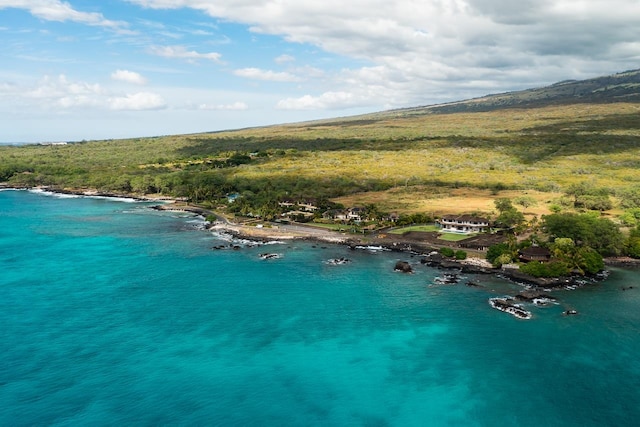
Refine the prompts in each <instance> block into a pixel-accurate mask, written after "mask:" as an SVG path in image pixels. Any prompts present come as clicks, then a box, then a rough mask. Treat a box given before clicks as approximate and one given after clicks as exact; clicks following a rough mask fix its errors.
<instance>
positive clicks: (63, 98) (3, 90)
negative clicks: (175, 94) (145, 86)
mask: <svg viewBox="0 0 640 427" xmlns="http://www.w3.org/2000/svg"><path fill="white" fill-rule="evenodd" d="M4 95H6V96H9V97H11V99H12V102H13V104H15V105H16V106H19V107H20V109H21V110H24V111H34V110H42V111H54V112H56V113H58V112H61V111H64V110H74V109H78V108H87V107H89V108H92V109H95V110H157V109H162V108H166V107H167V104H166V102H165V101H164V99H163V98H162V97H161V96H160V95H158V94H156V93H151V92H139V93H134V94H126V95H123V94H119V93H116V92H114V91H112V90H109V89H108V88H105V87H103V86H102V85H100V84H98V83H88V82H84V81H73V80H70V79H69V78H67V77H66V76H65V75H59V76H57V77H51V76H45V77H44V78H42V79H41V80H40V81H38V82H36V83H35V84H31V85H29V84H26V85H16V84H2V85H0V96H4Z"/></svg>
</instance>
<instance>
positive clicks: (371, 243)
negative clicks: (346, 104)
mask: <svg viewBox="0 0 640 427" xmlns="http://www.w3.org/2000/svg"><path fill="white" fill-rule="evenodd" d="M0 189H5V190H26V191H33V192H38V191H42V192H49V193H51V194H61V195H64V194H66V195H73V196H78V197H98V198H110V199H121V200H122V199H128V200H132V201H137V202H160V203H161V204H159V205H156V206H151V207H150V208H151V209H156V210H162V211H175V212H189V213H192V214H194V215H198V216H201V217H203V218H206V217H208V216H215V217H216V218H217V220H216V221H215V222H213V223H211V224H209V225H208V226H207V227H206V229H207V230H208V231H219V232H222V233H228V234H231V235H232V236H233V237H235V238H238V239H244V240H249V241H253V242H258V243H268V242H271V241H274V240H285V241H289V240H303V241H310V242H318V243H330V244H338V245H344V246H347V247H349V248H351V249H353V250H355V249H358V248H367V247H372V248H380V249H382V250H386V251H390V252H398V253H406V254H410V255H411V256H420V257H421V260H420V263H421V264H424V265H427V266H430V267H434V268H438V269H443V270H459V271H460V272H461V273H473V274H493V275H495V276H497V277H502V278H505V279H507V280H510V281H512V282H514V283H518V284H521V285H524V286H534V287H536V288H540V289H549V288H551V289H573V288H575V287H582V286H584V285H586V284H589V283H598V282H602V281H604V280H606V277H607V276H608V271H607V270H606V269H605V270H603V272H601V273H598V274H596V275H593V276H566V277H557V278H536V277H533V276H529V275H527V274H524V273H522V272H520V271H519V270H517V269H509V268H507V269H503V268H495V267H493V266H492V265H491V264H489V263H488V262H487V261H486V260H485V259H483V258H479V257H473V256H471V257H468V258H467V259H465V260H456V259H451V258H445V257H443V256H442V255H440V253H439V252H438V248H436V247H434V246H429V245H428V244H425V243H422V242H418V241H413V240H407V239H402V238H393V237H390V236H389V235H388V234H385V236H384V238H383V237H381V236H380V235H377V234H376V235H373V236H369V237H367V238H359V237H356V236H347V235H346V234H343V235H338V233H337V232H335V231H331V230H326V229H321V228H318V227H312V226H307V225H304V224H295V225H277V226H275V227H274V226H269V227H263V228H259V227H256V226H248V225H244V224H240V223H236V222H232V221H230V220H229V219H228V218H226V217H224V216H222V215H220V214H218V213H216V212H214V211H213V210H210V209H206V208H202V207H199V206H195V205H192V204H189V203H188V202H186V201H185V200H180V199H175V198H171V197H148V196H146V195H134V194H119V193H112V192H101V191H97V190H95V189H77V190H69V189H62V190H61V189H56V188H51V187H47V186H39V187H15V186H10V185H7V184H6V183H0ZM605 266H612V267H621V268H634V267H636V268H637V267H640V259H633V258H629V257H616V258H605Z"/></svg>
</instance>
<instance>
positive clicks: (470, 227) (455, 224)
mask: <svg viewBox="0 0 640 427" xmlns="http://www.w3.org/2000/svg"><path fill="white" fill-rule="evenodd" d="M438 223H439V224H440V225H441V226H442V231H445V232H449V233H463V234H469V233H482V232H484V231H487V230H488V229H489V220H488V219H486V218H480V217H477V216H473V215H457V216H456V215H445V216H443V217H442V218H440V219H439V220H438Z"/></svg>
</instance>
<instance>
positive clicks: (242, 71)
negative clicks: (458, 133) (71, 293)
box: [0, 0, 640, 142]
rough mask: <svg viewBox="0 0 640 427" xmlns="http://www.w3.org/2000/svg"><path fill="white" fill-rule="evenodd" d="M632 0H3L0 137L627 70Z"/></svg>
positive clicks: (401, 103)
mask: <svg viewBox="0 0 640 427" xmlns="http://www.w3.org/2000/svg"><path fill="white" fill-rule="evenodd" d="M638 22H640V2H638V1H637V0H604V1H601V0H553V1H551V0H521V1H519V2H513V1H511V0H396V1H388V0H386V1H382V0H351V1H349V2H345V1H343V0H313V1H305V0H210V1H208V0H103V1H89V0H69V1H62V0H0V61H1V63H2V67H0V142H37V141H67V140H68V141H76V140H83V139H87V140H88V139H107V138H120V137H137V136H155V135H166V134H176V133H194V132H203V131H213V130H222V129H233V128H241V127H248V126H257V125H266V124H277V123H287V122H295V121H301V120H308V119H317V118H325V117H336V116H345V115H354V114H359V113H364V112H371V111H379V110H384V109H390V108H399V107H410V106H417V105H429V104H436V103H441V102H447V101H455V100H461V99H467V98H471V97H476V96H482V95H485V94H489V93H498V92H506V91H510V90H518V89H524V88H530V87H536V86H542V85H546V84H550V83H554V82H556V81H560V80H565V79H582V78H589V77H594V76H599V75H605V74H611V73H615V72H618V71H624V70H628V69H635V68H640V65H639V64H640V61H639V60H640V25H638Z"/></svg>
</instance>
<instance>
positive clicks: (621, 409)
mask: <svg viewBox="0 0 640 427" xmlns="http://www.w3.org/2000/svg"><path fill="white" fill-rule="evenodd" d="M148 206H149V204H146V203H132V202H129V203H125V202H123V201H114V200H107V199H94V198H71V197H60V196H52V195H46V194H35V193H32V192H27V191H0V425H2V426H34V425H38V426H40V425H55V426H76V425H82V426H87V425H91V426H102V425H149V426H151V425H153V426H156V425H207V426H208V425H212V426H217V425H219V426H236V425H241V426H272V425H273V426H495V425H509V426H540V425H545V426H556V425H557V426H574V425H575V426H603V425H612V426H627V425H637V423H638V420H639V419H640V362H639V360H638V359H639V357H640V334H639V332H640V271H638V270H623V269H614V270H612V272H611V275H610V277H609V279H608V280H607V281H606V282H604V283H600V284H597V285H590V286H587V287H585V288H582V289H578V290H574V291H561V292H557V293H555V294H554V295H555V296H556V297H557V298H558V303H557V304H554V305H550V306H547V307H531V308H530V309H531V311H532V312H533V313H534V317H533V319H531V320H518V319H516V318H514V317H512V316H510V315H508V314H505V313H502V312H499V311H497V310H494V309H492V308H491V307H490V306H489V304H488V302H487V300H488V298H490V297H494V296H500V295H503V294H505V293H508V292H514V291H515V290H517V289H518V285H516V284H513V283H510V282H507V281H504V280H502V279H499V278H496V277H494V276H469V277H468V278H466V279H465V280H475V281H478V282H479V283H480V285H481V287H469V286H465V284H464V282H465V280H463V282H462V283H460V284H457V285H434V279H435V278H436V277H437V276H438V275H440V274H441V273H442V272H440V271H438V270H436V269H432V268H428V267H425V266H421V265H420V264H419V260H418V258H411V257H410V256H409V255H408V254H398V253H391V252H376V253H374V252H371V251H367V250H358V251H353V250H349V249H348V248H346V247H343V246H338V245H330V244H326V245H324V244H311V243H303V242H285V243H283V244H273V245H269V246H261V247H243V248H241V249H239V250H233V249H222V250H215V249H212V247H214V246H218V245H222V244H226V242H223V241H221V240H220V239H221V238H220V237H219V236H215V235H213V234H211V233H210V232H208V231H206V230H203V229H201V228H200V227H199V226H200V225H201V222H200V221H199V220H198V219H196V218H193V217H190V216H188V215H181V214H176V213H170V212H156V211H153V210H150V209H148ZM264 252H272V253H278V254H281V257H280V258H279V259H270V260H263V259H260V257H259V256H258V255H259V254H260V253H264ZM342 256H344V257H347V258H349V259H351V260H352V262H351V263H349V264H346V265H337V266H336V265H328V264H327V263H326V260H328V259H330V258H338V257H342ZM398 259H402V260H406V261H410V262H411V263H412V264H414V266H415V269H416V271H415V273H414V274H410V275H406V274H401V273H395V272H393V266H394V264H395V262H396V261H397V260H398ZM629 286H632V287H633V288H632V289H628V290H623V288H627V287H629ZM567 309H576V310H578V311H579V313H580V314H578V315H576V316H563V315H562V312H563V311H564V310H567Z"/></svg>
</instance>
